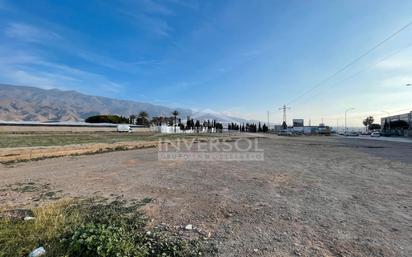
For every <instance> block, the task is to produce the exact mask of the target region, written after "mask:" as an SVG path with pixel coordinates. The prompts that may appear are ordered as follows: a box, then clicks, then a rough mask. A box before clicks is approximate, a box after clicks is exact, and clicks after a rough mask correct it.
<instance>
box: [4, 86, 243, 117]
mask: <svg viewBox="0 0 412 257" xmlns="http://www.w3.org/2000/svg"><path fill="white" fill-rule="evenodd" d="M174 110H177V111H178V112H179V116H180V117H182V118H183V119H185V118H186V117H187V116H190V117H191V118H193V119H198V120H208V119H209V120H216V121H218V122H224V123H228V122H247V120H245V119H242V118H236V117H230V116H227V115H224V114H221V113H218V112H214V111H211V110H206V111H193V110H191V109H189V108H187V109H185V108H170V107H166V106H161V105H155V104H150V103H143V102H136V101H127V100H118V99H113V98H108V97H101V96H91V95H85V94H82V93H79V92H76V91H63V90H58V89H41V88H36V87H28V86H14V85H5V84H0V120H2V121H37V122H52V121H53V122H58V121H59V122H63V121H64V122H81V121H84V119H86V118H87V117H89V116H92V115H98V114H116V115H121V116H126V117H128V116H129V115H132V114H135V115H137V114H138V113H139V112H141V111H146V112H147V113H148V114H149V116H151V117H153V116H171V113H172V112H173V111H174Z"/></svg>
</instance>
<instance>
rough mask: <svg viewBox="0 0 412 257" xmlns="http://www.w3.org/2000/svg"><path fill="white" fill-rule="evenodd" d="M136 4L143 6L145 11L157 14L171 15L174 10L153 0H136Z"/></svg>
mask: <svg viewBox="0 0 412 257" xmlns="http://www.w3.org/2000/svg"><path fill="white" fill-rule="evenodd" d="M137 4H138V5H140V6H141V7H143V8H144V10H145V12H147V13H153V14H159V15H172V14H174V12H173V11H172V10H171V9H170V8H168V7H167V6H165V5H163V4H160V3H157V2H155V1H153V0H141V1H138V2H137Z"/></svg>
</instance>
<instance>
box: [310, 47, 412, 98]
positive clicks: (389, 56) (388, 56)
mask: <svg viewBox="0 0 412 257" xmlns="http://www.w3.org/2000/svg"><path fill="white" fill-rule="evenodd" d="M411 46H412V43H411V44H408V45H406V46H405V47H402V48H400V49H398V50H396V51H395V52H393V53H391V54H389V55H387V56H385V57H383V58H382V59H380V60H379V61H377V62H375V63H372V64H371V65H369V66H367V67H366V68H364V69H362V70H359V71H358V72H355V73H353V74H352V75H350V76H348V77H345V78H343V79H341V80H339V81H338V82H336V83H334V84H331V85H330V87H334V86H336V85H338V84H341V83H343V82H345V81H347V80H350V79H353V78H355V77H357V76H359V75H360V74H362V73H363V72H366V71H368V70H370V69H372V68H373V67H375V66H377V65H378V64H380V63H382V62H384V61H386V60H388V59H389V58H391V57H392V56H395V55H397V54H399V53H400V52H402V51H404V50H406V49H408V48H409V47H411ZM321 93H322V91H321V92H319V93H318V94H315V95H312V97H313V96H318V95H320V94H321Z"/></svg>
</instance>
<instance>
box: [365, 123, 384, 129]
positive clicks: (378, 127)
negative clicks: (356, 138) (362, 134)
mask: <svg viewBox="0 0 412 257" xmlns="http://www.w3.org/2000/svg"><path fill="white" fill-rule="evenodd" d="M368 129H369V130H378V129H381V125H380V124H377V123H373V124H371V125H369V127H368Z"/></svg>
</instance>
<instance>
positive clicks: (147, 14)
mask: <svg viewBox="0 0 412 257" xmlns="http://www.w3.org/2000/svg"><path fill="white" fill-rule="evenodd" d="M115 10H117V12H118V13H119V14H120V15H121V17H125V18H127V19H132V20H134V23H135V24H136V26H138V27H139V28H141V29H143V30H146V31H147V32H148V33H151V34H153V35H156V36H160V37H169V36H170V35H171V33H172V32H173V28H172V27H171V26H170V25H169V23H168V22H167V20H166V18H167V16H171V15H173V14H174V12H173V10H172V9H171V8H169V7H168V6H167V5H165V4H160V3H159V2H155V1H153V0H144V1H136V2H135V1H126V2H123V5H117V6H116V7H115Z"/></svg>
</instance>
